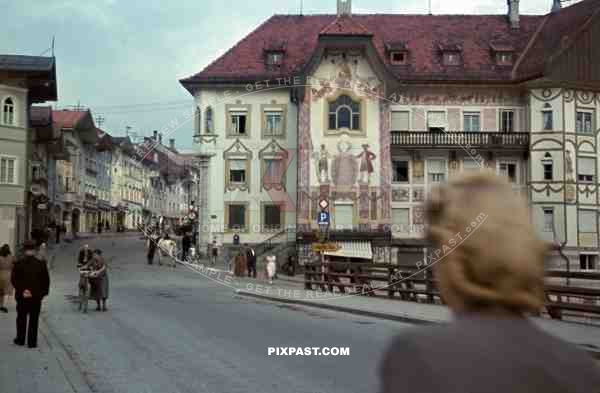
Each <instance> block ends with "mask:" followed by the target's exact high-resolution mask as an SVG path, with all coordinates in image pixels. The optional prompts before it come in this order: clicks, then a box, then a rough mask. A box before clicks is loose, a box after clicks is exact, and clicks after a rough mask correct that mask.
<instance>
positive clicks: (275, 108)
mask: <svg viewBox="0 0 600 393" xmlns="http://www.w3.org/2000/svg"><path fill="white" fill-rule="evenodd" d="M271 112H278V113H279V114H280V115H281V123H280V128H281V129H280V130H279V133H278V134H272V133H270V132H268V131H267V115H268V114H269V113H271ZM260 113H261V126H260V137H261V138H262V139H271V138H276V139H285V138H286V135H287V105H285V104H275V103H272V104H263V105H261V106H260Z"/></svg>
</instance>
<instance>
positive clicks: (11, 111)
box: [2, 97, 15, 125]
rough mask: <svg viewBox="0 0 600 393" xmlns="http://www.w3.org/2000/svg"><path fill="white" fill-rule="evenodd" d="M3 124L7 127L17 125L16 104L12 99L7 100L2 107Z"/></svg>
mask: <svg viewBox="0 0 600 393" xmlns="http://www.w3.org/2000/svg"><path fill="white" fill-rule="evenodd" d="M2 122H3V123H4V124H7V125H13V124H14V123H15V104H14V102H13V100H12V98H10V97H8V98H7V99H5V100H4V104H3V105H2Z"/></svg>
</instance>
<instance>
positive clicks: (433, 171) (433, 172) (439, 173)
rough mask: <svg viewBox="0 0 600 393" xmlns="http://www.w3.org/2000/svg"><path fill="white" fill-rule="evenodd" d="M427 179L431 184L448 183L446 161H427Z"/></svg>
mask: <svg viewBox="0 0 600 393" xmlns="http://www.w3.org/2000/svg"><path fill="white" fill-rule="evenodd" d="M427 178H428V180H429V183H442V182H444V181H446V161H445V160H427Z"/></svg>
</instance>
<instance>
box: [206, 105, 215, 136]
mask: <svg viewBox="0 0 600 393" xmlns="http://www.w3.org/2000/svg"><path fill="white" fill-rule="evenodd" d="M204 121H205V122H206V124H205V128H206V133H207V134H212V133H213V132H214V124H213V110H212V108H211V107H210V106H209V107H208V108H206V112H205V113H204Z"/></svg>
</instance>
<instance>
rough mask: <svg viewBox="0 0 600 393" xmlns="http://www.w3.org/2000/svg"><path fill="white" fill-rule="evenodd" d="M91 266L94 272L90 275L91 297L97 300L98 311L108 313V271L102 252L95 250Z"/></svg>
mask: <svg viewBox="0 0 600 393" xmlns="http://www.w3.org/2000/svg"><path fill="white" fill-rule="evenodd" d="M89 266H90V268H91V270H92V273H91V274H90V285H91V291H90V292H91V293H90V297H91V298H92V299H95V300H96V304H97V307H96V311H100V310H102V311H106V310H107V308H106V300H107V299H108V270H107V266H106V261H105V260H104V257H103V256H102V251H101V250H97V249H96V250H94V253H93V257H92V260H91V262H90V264H89Z"/></svg>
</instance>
